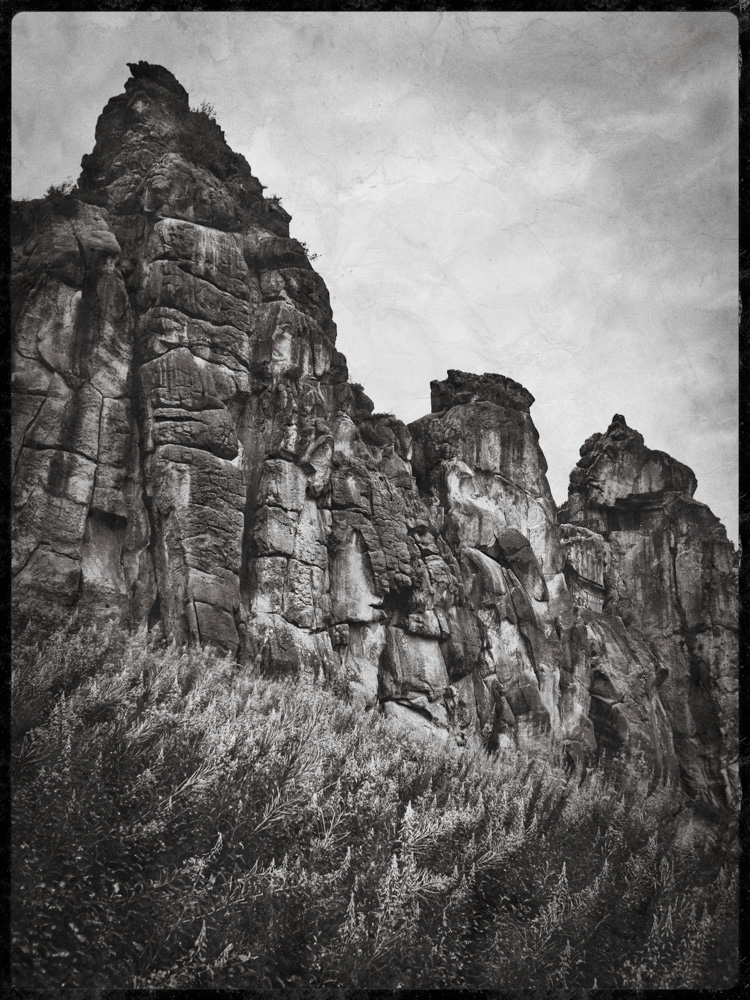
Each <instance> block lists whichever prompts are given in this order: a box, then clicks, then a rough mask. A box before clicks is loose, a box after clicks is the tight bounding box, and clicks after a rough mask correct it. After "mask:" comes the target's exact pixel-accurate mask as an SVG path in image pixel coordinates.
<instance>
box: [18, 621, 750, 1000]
mask: <svg viewBox="0 0 750 1000" xmlns="http://www.w3.org/2000/svg"><path fill="white" fill-rule="evenodd" d="M13 696H14V723H15V722H17V725H16V729H15V738H14V743H13V748H12V752H13V761H12V763H13V777H14V783H13V793H14V796H13V797H14V802H13V808H14V823H13V858H12V865H13V869H12V871H13V892H14V925H13V967H14V976H15V984H16V986H18V987H24V988H40V987H41V988H44V987H46V988H49V987H53V986H54V987H57V986H65V987H79V988H83V987H85V988H106V987H112V986H117V987H122V986H125V985H127V986H129V987H133V988H138V989H167V988H169V989H176V988H197V987H211V988H233V989H251V990H253V989H274V988H277V987H287V986H292V987H294V986H305V987H310V988H363V989H364V988H367V989H395V988H399V987H405V988H422V989H425V988H432V989H438V988H453V989H461V988H463V989H488V988H492V989H498V988H509V987H518V986H523V987H528V988H532V987H534V988H543V989H551V988H569V989H573V988H590V987H592V986H593V985H594V983H595V981H596V984H597V985H598V986H599V987H600V988H605V987H606V988H617V987H622V986H634V985H635V986H637V985H644V986H648V985H652V984H656V985H660V986H670V987H672V986H679V987H705V988H708V987H711V988H721V987H722V986H726V985H729V984H731V982H732V981H733V973H734V970H735V968H736V930H735V928H736V876H735V874H734V872H735V871H736V859H735V855H734V853H733V851H734V847H733V845H732V843H731V841H729V842H727V843H723V842H722V843H718V844H713V843H711V842H710V841H708V840H706V842H705V843H702V842H701V840H700V838H699V837H697V836H696V837H695V838H694V841H693V843H692V844H690V843H687V842H685V841H684V840H683V841H682V842H677V841H676V840H675V838H674V816H673V814H674V812H675V808H676V801H677V800H676V795H675V793H674V791H673V790H672V789H671V788H670V787H669V786H668V785H663V784H659V783H657V782H655V781H654V780H653V778H652V777H651V775H650V774H649V772H648V770H647V769H646V768H645V767H644V766H643V765H642V764H638V763H637V762H636V763H635V764H630V765H628V766H625V764H624V762H623V761H621V760H615V761H613V762H610V763H608V764H607V763H604V764H603V765H601V766H599V767H597V768H594V769H593V770H591V771H590V773H588V774H586V775H585V776H582V775H581V774H580V773H575V774H572V775H571V774H569V773H568V772H567V771H566V770H565V768H564V766H563V763H562V759H561V755H560V753H559V752H558V750H557V749H555V747H554V746H552V745H550V744H549V743H548V742H540V741H539V740H538V739H535V738H531V737H527V738H519V745H518V746H517V747H516V748H514V749H513V750H510V749H503V750H500V751H498V752H496V753H495V754H493V755H488V754H487V753H486V751H485V750H484V748H483V747H482V746H481V745H480V744H479V743H478V742H476V743H475V742H471V741H469V745H468V746H467V747H466V748H464V749H461V748H458V747H452V746H445V747H444V746H441V745H438V744H423V743H416V742H411V741H410V740H405V739H404V737H403V736H402V735H401V734H400V733H399V732H398V731H396V730H394V729H392V728H391V727H390V726H389V725H388V723H387V722H386V721H385V720H384V719H383V718H382V717H381V716H379V715H377V714H376V713H373V712H369V713H365V712H363V711H362V710H361V709H359V708H358V707H357V706H356V705H354V704H350V703H348V702H347V701H345V700H343V699H342V698H341V697H338V696H337V694H336V693H335V692H334V691H333V690H330V689H328V688H327V687H326V686H325V685H323V686H318V687H316V686H314V685H313V684H312V683H311V682H307V681H305V680H304V679H303V678H301V677H300V678H295V679H278V678H276V679H273V678H269V677H265V676H262V675H259V674H258V673H256V672H254V671H253V670H250V669H248V668H244V667H239V666H238V665H237V664H235V663H233V662H231V661H229V660H227V659H222V658H221V657H219V656H217V655H215V654H213V653H211V652H209V651H202V650H194V649H178V648H177V647H175V646H174V645H165V644H164V643H162V644H159V643H157V642H155V641H153V639H152V638H150V637H149V636H148V635H147V634H146V632H145V631H143V630H142V631H139V632H137V633H135V634H132V635H129V634H125V633H121V632H118V630H117V629H115V628H114V627H113V626H108V627H105V628H99V629H97V628H89V629H83V630H80V631H79V632H77V633H75V634H74V633H72V631H71V630H68V631H67V632H65V633H59V634H57V635H55V636H53V637H52V638H51V639H50V640H49V641H48V642H47V643H45V644H44V645H42V646H41V647H36V646H33V645H31V644H25V645H24V643H23V642H21V644H20V645H19V648H18V652H17V657H16V666H15V675H14V687H13ZM19 720H20V721H19ZM681 844H685V846H680V845H681Z"/></svg>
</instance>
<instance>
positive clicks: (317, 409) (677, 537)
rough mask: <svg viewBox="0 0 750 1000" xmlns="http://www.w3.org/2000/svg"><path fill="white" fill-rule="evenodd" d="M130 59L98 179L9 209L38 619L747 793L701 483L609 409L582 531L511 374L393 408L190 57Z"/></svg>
mask: <svg viewBox="0 0 750 1000" xmlns="http://www.w3.org/2000/svg"><path fill="white" fill-rule="evenodd" d="M131 71H132V77H131V78H130V79H129V80H128V81H127V83H126V85H125V93H124V94H122V95H120V96H118V97H115V98H113V99H112V100H111V101H110V102H109V104H108V105H107V106H106V108H105V110H104V112H103V114H102V116H101V118H100V120H99V123H98V125H97V133H96V146H95V149H94V151H93V153H92V154H91V156H88V157H85V158H84V162H83V171H82V174H81V178H80V180H79V182H78V187H77V190H76V191H75V192H74V195H75V196H74V197H67V198H65V197H61V198H56V199H47V200H46V201H41V202H37V203H31V204H26V205H23V204H22V205H18V206H16V210H15V216H16V225H15V226H14V253H15V256H14V273H13V281H14V334H13V337H14V340H13V345H14V374H13V377H14V390H15V396H14V406H15V411H14V412H15V416H14V427H13V430H14V487H13V489H14V492H13V498H14V527H13V530H14V558H15V563H14V574H15V576H14V601H15V605H16V608H17V613H18V615H19V617H20V619H21V620H23V619H24V618H29V617H31V618H33V619H35V620H36V621H38V622H40V623H43V624H45V625H47V624H50V623H52V622H54V621H56V620H58V619H59V618H61V617H65V616H67V615H69V614H70V611H71V610H72V609H73V608H77V609H78V611H79V612H80V613H81V614H83V615H90V616H100V615H117V616H119V617H120V618H121V619H122V620H123V621H126V622H130V623H140V622H148V623H149V624H150V625H155V624H156V623H161V625H162V626H163V627H164V629H165V630H166V631H167V632H168V633H169V634H170V635H173V636H175V637H176V638H178V639H180V640H182V641H188V642H194V643H212V644H214V645H217V646H219V647H221V648H223V649H226V650H227V651H229V652H230V653H231V654H233V655H235V656H236V658H237V660H238V661H239V662H240V663H257V664H259V665H261V666H262V667H263V668H264V669H267V670H279V671H292V672H295V671H306V672H310V673H311V674H314V675H319V674H325V675H328V676H330V675H332V674H335V673H337V672H343V673H345V674H346V675H347V676H348V677H349V678H350V680H351V681H352V684H353V687H354V690H355V692H356V694H357V697H358V698H359V699H360V701H361V704H362V709H363V711H365V710H368V709H370V708H374V707H376V706H378V707H380V708H381V709H382V710H383V711H385V712H386V714H387V715H388V716H390V717H392V718H393V719H394V720H396V721H400V722H402V723H406V724H408V725H409V726H410V727H411V728H412V729H416V730H420V731H422V730H424V731H425V732H427V733H432V734H436V733H437V734H443V737H444V738H446V739H447V738H450V739H452V738H458V739H461V734H462V733H464V732H466V731H467V730H472V731H476V732H479V733H483V734H484V736H485V738H486V739H487V740H488V742H489V745H490V746H493V745H497V743H499V742H500V741H504V740H510V739H513V738H514V737H516V736H517V735H518V734H519V733H520V732H521V731H522V730H523V729H524V728H525V727H530V726H531V727H542V728H543V729H545V730H546V731H548V732H549V734H550V738H555V739H561V740H563V741H565V743H566V745H567V747H568V750H569V753H570V755H571V756H572V757H573V758H576V759H584V758H585V757H586V756H587V755H588V754H589V753H590V752H592V751H593V750H595V748H596V747H597V745H599V746H605V747H607V748H609V749H619V748H620V747H623V746H624V747H626V748H630V749H632V750H643V752H645V753H646V754H647V755H648V756H649V757H650V759H652V760H653V761H654V763H655V764H656V765H657V766H658V768H659V769H660V770H661V771H662V772H663V773H669V774H672V775H676V774H677V773H678V759H679V768H680V769H681V772H682V774H683V777H684V780H685V785H686V788H687V789H688V791H690V793H691V794H693V795H694V796H698V797H703V798H706V799H707V800H708V801H710V802H711V803H712V804H714V805H715V804H717V803H718V802H719V801H720V800H721V796H723V795H725V793H726V791H727V790H729V792H730V793H731V781H730V780H729V779H728V780H727V783H726V788H724V787H723V786H722V784H721V781H720V775H721V774H722V773H723V772H722V768H723V769H724V771H726V773H727V774H729V773H730V771H731V766H732V760H731V759H730V757H731V752H730V749H729V748H731V746H732V739H733V738H734V737H733V733H734V730H733V729H732V725H733V722H732V719H733V714H732V712H733V707H734V702H733V698H734V689H733V688H732V683H731V678H732V677H733V676H735V674H734V673H733V671H734V670H735V668H736V658H735V657H734V653H733V646H732V641H733V638H732V637H733V633H732V631H731V630H732V628H733V626H734V623H735V621H736V618H732V615H733V614H734V611H733V606H732V600H733V599H734V590H733V586H734V583H733V577H732V566H731V563H732V553H731V547H728V543H726V540H725V539H724V537H723V535H721V537H719V536H720V534H721V532H720V529H719V528H717V527H716V522H715V519H713V518H712V516H711V515H710V512H708V511H707V509H706V508H704V507H702V505H700V504H696V503H695V502H694V501H692V500H691V499H690V497H691V495H692V490H693V489H694V488H695V482H694V479H693V477H692V474H691V473H690V472H689V470H687V469H686V468H685V467H684V466H681V465H680V464H679V463H677V462H674V461H673V460H671V459H668V458H667V456H658V455H656V453H652V452H648V451H647V450H646V449H644V448H643V445H642V441H640V445H638V447H636V446H635V444H633V442H635V441H636V438H638V436H637V435H635V436H634V435H633V432H631V431H629V430H627V433H626V434H625V436H624V437H623V436H622V435H621V436H620V438H617V437H616V436H615V435H613V434H612V433H611V432H612V428H610V432H608V435H607V436H605V437H606V438H607V440H606V441H604V438H601V436H599V437H597V438H595V439H591V441H590V442H588V443H587V445H586V446H585V449H584V451H585V455H584V459H582V461H586V462H587V465H586V469H585V472H583V471H581V472H580V473H579V471H578V470H577V471H576V473H574V480H575V486H574V488H572V492H571V499H570V502H569V508H568V520H569V521H570V522H571V523H570V524H568V525H562V526H561V525H559V524H558V517H557V511H556V508H555V504H554V502H553V499H552V496H551V493H550V490H549V487H548V485H547V481H546V477H545V472H546V464H545V461H544V457H543V455H542V452H541V450H540V448H539V443H538V435H537V432H536V430H535V428H534V425H533V422H532V420H531V416H530V407H531V404H532V403H533V398H532V397H531V395H530V394H529V393H528V392H527V391H526V390H525V389H524V388H523V387H521V386H520V385H518V384H517V383H515V382H513V381H512V380H511V379H507V378H504V377H502V376H500V375H482V376H478V375H469V374H466V373H462V372H456V371H452V372H449V373H448V378H447V379H446V380H445V381H443V382H433V383H432V410H433V412H432V414H430V415H429V416H426V417H424V418H422V419H421V420H419V421H416V422H415V423H413V424H412V425H410V427H408V428H407V427H406V426H405V425H404V424H403V423H402V422H401V421H400V420H397V419H396V418H395V417H393V416H390V415H387V414H373V412H372V411H373V405H372V402H371V401H370V400H369V399H368V398H367V396H366V395H365V394H364V392H363V391H362V390H361V388H360V387H358V386H356V385H352V384H349V382H348V375H347V369H346V362H345V359H344V357H343V355H341V354H340V353H339V352H338V351H337V349H336V346H335V344H336V327H335V324H334V322H333V319H332V316H331V310H330V306H329V300H328V293H327V291H326V288H325V285H324V283H323V281H322V279H321V278H320V277H319V275H318V274H316V272H315V271H313V270H312V268H311V266H310V263H309V261H308V259H307V256H306V253H305V250H304V248H303V247H302V245H301V244H299V243H298V242H297V241H296V240H293V239H290V238H289V229H288V226H289V221H290V219H289V216H288V214H287V213H286V212H284V211H283V209H281V208H280V206H279V205H278V203H277V202H276V201H275V200H273V199H272V200H266V199H264V197H263V193H262V187H261V185H260V184H259V182H258V181H257V180H256V178H255V177H254V176H253V175H252V172H251V170H250V167H249V166H248V164H247V163H246V161H245V160H244V159H243V158H242V157H241V156H238V155H237V154H235V153H233V152H232V151H231V150H230V149H229V148H228V147H227V146H226V144H225V142H224V139H223V134H222V132H221V130H220V129H219V127H218V126H217V125H216V123H215V122H213V121H212V120H211V119H210V118H209V117H208V116H206V115H204V114H200V113H197V112H191V111H190V109H189V105H188V97H187V94H186V93H185V91H184V90H183V88H182V87H181V86H180V84H179V83H178V82H177V81H176V80H175V79H174V77H173V76H172V75H171V74H170V73H169V72H168V71H167V70H165V69H163V68H161V67H156V66H150V65H148V64H143V63H140V64H137V65H134V66H131ZM619 426H620V425H618V427H619ZM613 427H614V425H613ZM638 440H640V439H638ZM600 445H601V447H600ZM638 448H640V450H638ZM575 477H578V478H575ZM597 483H598V486H597ZM634 484H636V485H634ZM634 497H635V499H633V498H634ZM667 522H669V525H670V527H669V528H667V527H666V526H665V525H666V524H667ZM670 532H671V534H670ZM629 533H630V534H629ZM632 533H635V535H634V540H633V539H631V534H632ZM636 543H637V544H636ZM639 546H640V547H639ZM654 553H661V554H663V555H664V570H663V575H664V580H662V578H661V577H657V576H655V575H654V572H653V569H652V560H653V558H654ZM667 553H669V554H670V556H669V558H670V559H671V562H670V561H669V560H667V555H666V554H667ZM722 560H723V561H722ZM659 565H660V566H661V565H662V564H661V563H659ZM670 567H672V569H671V570H670ZM660 572H661V571H660ZM670 572H671V573H672V576H669V573H670ZM667 579H668V580H670V581H672V582H673V586H672V584H670V586H672V590H671V591H670V594H672V593H673V594H674V601H672V603H670V601H671V597H670V598H669V600H667V599H666V598H662V606H661V609H659V608H657V607H655V606H654V601H653V600H652V595H653V594H656V593H657V592H659V591H660V588H662V589H663V588H664V587H665V582H664V581H665V580H667ZM722 588H723V589H722ZM707 602H708V603H707ZM706 685H708V688H709V690H708V692H707V691H706ZM734 745H735V746H736V742H735V744H734ZM722 801H723V800H722Z"/></svg>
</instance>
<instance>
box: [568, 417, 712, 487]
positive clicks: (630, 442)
mask: <svg viewBox="0 0 750 1000" xmlns="http://www.w3.org/2000/svg"><path fill="white" fill-rule="evenodd" d="M579 454H580V456H581V457H580V459H579V460H578V464H577V465H576V467H575V468H574V469H573V471H572V472H571V474H570V486H569V489H568V503H569V504H570V503H571V502H572V500H573V497H574V495H576V494H580V493H582V492H585V493H591V496H590V498H589V503H595V504H596V505H601V504H604V505H611V504H612V503H614V502H615V501H616V500H618V499H625V498H626V497H629V496H633V495H641V494H650V493H662V492H667V493H680V494H683V495H685V496H687V497H692V496H693V494H694V493H695V490H696V488H697V486H698V481H697V479H696V478H695V475H694V473H693V470H692V469H690V468H689V467H688V466H687V465H684V464H683V463H682V462H678V461H677V459H675V458H672V456H671V455H668V454H666V452H663V451H654V450H652V449H651V448H648V447H647V446H646V444H645V442H644V440H643V435H642V434H640V433H639V432H638V431H637V430H634V429H633V428H632V427H629V426H628V424H627V422H626V420H625V417H624V416H622V414H620V413H615V415H614V416H613V417H612V421H611V423H610V425H609V427H608V428H607V430H606V431H605V432H604V433H603V434H602V433H597V434H592V436H591V437H590V438H588V439H587V440H586V441H585V442H584V444H583V445H582V446H581V449H580V452H579ZM592 491H593V492H592ZM594 493H596V494H597V496H596V498H595V497H594Z"/></svg>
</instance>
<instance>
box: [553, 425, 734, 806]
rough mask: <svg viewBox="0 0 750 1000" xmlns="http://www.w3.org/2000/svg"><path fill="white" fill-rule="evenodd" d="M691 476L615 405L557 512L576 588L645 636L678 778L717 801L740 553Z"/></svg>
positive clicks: (729, 704)
mask: <svg viewBox="0 0 750 1000" xmlns="http://www.w3.org/2000/svg"><path fill="white" fill-rule="evenodd" d="M696 485H697V483H696V480H695V476H694V475H693V473H692V472H691V470H690V469H688V468H687V466H685V465H682V464H680V463H679V462H676V461H675V460H674V459H673V458H670V456H669V455H665V454H664V453H663V452H658V451H651V450H650V449H648V448H646V447H645V445H644V442H643V437H642V436H641V435H640V434H639V433H638V432H637V431H634V430H632V429H631V428H630V427H628V426H627V424H626V423H625V420H624V418H623V417H622V416H620V415H619V414H616V415H615V416H614V417H613V419H612V423H611V424H610V426H609V428H608V429H607V431H606V433H604V434H595V435H594V436H593V437H591V438H589V440H588V441H587V442H586V443H585V444H584V445H583V447H582V448H581V458H580V461H579V462H578V465H577V467H576V468H575V469H574V470H573V472H572V474H571V477H570V490H569V497H568V503H567V504H566V505H565V507H564V508H563V509H562V511H561V519H563V520H568V521H569V522H570V524H569V525H565V526H564V527H563V546H564V548H565V551H566V576H567V579H568V582H569V586H570V589H571V592H572V593H573V594H574V596H575V598H576V600H578V601H579V602H581V603H586V604H587V605H588V606H589V607H592V606H596V604H597V603H598V604H599V605H601V607H603V608H604V610H605V611H606V612H607V613H608V614H609V615H612V616H618V617H619V618H620V619H621V620H622V622H623V624H624V626H625V627H626V628H627V630H628V633H629V634H631V635H632V634H640V635H642V636H643V637H644V638H645V640H646V642H647V643H648V646H649V648H650V650H651V652H652V654H653V656H654V657H655V659H656V662H657V664H658V667H657V670H658V678H659V685H660V687H659V696H660V700H661V702H662V704H663V706H664V708H665V710H666V713H667V716H668V718H669V722H670V725H671V728H672V731H673V738H674V745H675V750H676V752H677V757H678V760H679V764H680V771H681V774H682V778H683V782H684V784H685V786H686V788H687V789H688V790H689V791H690V793H691V794H693V795H695V796H697V797H699V798H701V799H704V800H706V801H707V802H710V803H712V804H714V805H718V804H719V803H721V802H722V801H725V800H729V801H730V802H735V801H736V798H737V788H738V785H737V782H738V762H737V746H738V743H737V663H738V637H737V622H738V608H737V560H736V554H735V552H734V549H733V546H732V545H731V543H730V542H729V541H728V540H727V537H726V532H725V530H724V527H723V526H722V525H721V524H720V522H719V521H718V520H717V519H716V518H715V517H714V515H713V514H712V513H711V511H710V510H709V509H708V507H706V506H705V504H702V503H698V502H697V501H696V500H694V499H693V493H694V492H695V488H696Z"/></svg>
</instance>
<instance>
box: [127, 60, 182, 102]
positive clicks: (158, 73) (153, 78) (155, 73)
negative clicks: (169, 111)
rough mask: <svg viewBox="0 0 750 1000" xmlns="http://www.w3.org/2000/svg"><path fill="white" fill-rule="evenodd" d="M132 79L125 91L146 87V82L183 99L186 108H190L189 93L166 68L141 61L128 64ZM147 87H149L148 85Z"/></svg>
mask: <svg viewBox="0 0 750 1000" xmlns="http://www.w3.org/2000/svg"><path fill="white" fill-rule="evenodd" d="M128 69H129V70H130V75H131V79H129V80H128V81H127V82H126V83H125V90H126V91H127V92H130V91H132V90H135V89H136V88H137V87H139V86H144V84H145V81H149V82H152V83H156V84H158V86H160V87H163V88H164V90H169V91H171V93H173V94H176V95H177V96H178V97H179V98H181V99H182V101H183V103H184V104H185V106H186V107H187V106H188V92H187V91H186V90H185V88H184V87H183V86H182V84H181V83H180V82H179V80H178V79H177V77H176V76H175V75H174V73H170V72H169V70H168V69H165V68H164V66H158V65H156V64H155V63H149V62H145V61H144V60H141V61H140V62H137V63H128ZM146 86H147V85H146ZM149 89H151V88H149Z"/></svg>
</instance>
